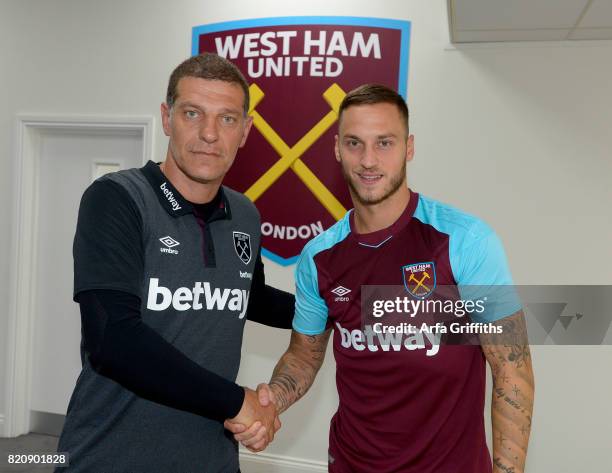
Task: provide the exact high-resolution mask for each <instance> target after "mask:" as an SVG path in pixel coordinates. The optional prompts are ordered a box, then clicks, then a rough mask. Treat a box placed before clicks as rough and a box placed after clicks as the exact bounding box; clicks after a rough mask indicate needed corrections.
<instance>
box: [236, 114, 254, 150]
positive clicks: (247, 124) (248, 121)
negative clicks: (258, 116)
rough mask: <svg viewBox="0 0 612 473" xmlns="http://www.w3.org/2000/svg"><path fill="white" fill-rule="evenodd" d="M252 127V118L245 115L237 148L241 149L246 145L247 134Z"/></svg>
mask: <svg viewBox="0 0 612 473" xmlns="http://www.w3.org/2000/svg"><path fill="white" fill-rule="evenodd" d="M252 126H253V117H252V116H251V115H247V117H246V120H245V123H244V130H243V132H242V140H241V141H240V146H239V148H242V147H243V146H244V144H245V143H246V140H247V138H248V136H249V132H250V131H251V127H252Z"/></svg>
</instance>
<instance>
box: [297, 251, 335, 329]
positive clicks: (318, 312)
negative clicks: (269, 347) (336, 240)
mask: <svg viewBox="0 0 612 473" xmlns="http://www.w3.org/2000/svg"><path fill="white" fill-rule="evenodd" d="M309 248H310V247H309V245H307V246H306V247H305V248H304V250H303V251H302V254H301V256H300V259H299V260H298V263H297V266H296V269H295V286H296V289H295V316H294V317H293V330H295V331H296V332H299V333H302V334H304V335H318V334H320V333H323V332H324V331H325V327H326V324H327V313H328V312H327V305H326V304H325V301H324V300H323V298H322V297H321V295H320V294H319V277H318V274H317V267H316V265H315V262H314V260H313V255H312V252H311V251H309Z"/></svg>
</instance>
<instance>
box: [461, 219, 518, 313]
mask: <svg viewBox="0 0 612 473" xmlns="http://www.w3.org/2000/svg"><path fill="white" fill-rule="evenodd" d="M452 243H453V240H452V237H451V265H452V267H453V274H454V276H455V280H456V282H457V285H458V286H459V291H460V293H461V298H462V299H463V300H472V301H475V300H484V304H483V307H484V310H483V311H481V312H478V311H474V312H473V313H472V314H471V317H472V319H473V320H474V321H475V322H482V323H490V322H494V321H496V320H499V319H502V318H504V317H507V316H509V315H512V314H514V313H515V312H517V311H519V310H520V309H521V302H520V300H519V298H518V295H517V294H516V291H515V288H514V286H513V281H512V276H511V274H510V268H509V267H508V261H507V258H506V253H505V252H504V247H503V245H502V242H501V240H500V239H499V237H498V236H497V235H496V234H495V232H494V231H493V230H492V229H491V228H490V227H488V226H487V225H486V224H484V223H482V222H478V223H477V224H476V225H475V226H474V227H473V228H472V229H471V231H470V232H469V233H468V235H467V236H466V237H465V238H464V239H461V240H459V242H458V243H459V244H456V245H454V246H453V244H452Z"/></svg>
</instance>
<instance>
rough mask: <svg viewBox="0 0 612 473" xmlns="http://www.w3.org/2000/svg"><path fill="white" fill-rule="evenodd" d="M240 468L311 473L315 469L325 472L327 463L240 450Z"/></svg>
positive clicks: (254, 471)
mask: <svg viewBox="0 0 612 473" xmlns="http://www.w3.org/2000/svg"><path fill="white" fill-rule="evenodd" d="M240 470H241V471H242V473H313V472H315V471H316V472H326V471H327V464H326V463H323V462H317V461H312V460H304V459H302V458H293V457H285V456H283V455H273V454H270V453H265V452H264V453H251V452H248V451H243V450H241V451H240Z"/></svg>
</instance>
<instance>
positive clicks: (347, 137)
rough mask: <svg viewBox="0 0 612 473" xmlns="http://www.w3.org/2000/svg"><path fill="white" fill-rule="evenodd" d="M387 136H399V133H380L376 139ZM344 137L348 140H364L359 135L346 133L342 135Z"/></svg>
mask: <svg viewBox="0 0 612 473" xmlns="http://www.w3.org/2000/svg"><path fill="white" fill-rule="evenodd" d="M385 138H397V135H396V134H395V133H387V134H385V135H378V136H377V137H376V139H377V140H384V139H385ZM342 139H344V140H347V139H348V140H358V141H363V140H362V139H361V138H359V137H358V136H355V135H351V134H347V135H344V136H343V137H342Z"/></svg>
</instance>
